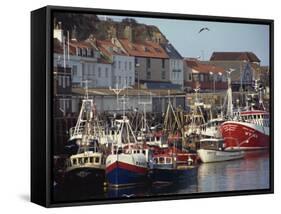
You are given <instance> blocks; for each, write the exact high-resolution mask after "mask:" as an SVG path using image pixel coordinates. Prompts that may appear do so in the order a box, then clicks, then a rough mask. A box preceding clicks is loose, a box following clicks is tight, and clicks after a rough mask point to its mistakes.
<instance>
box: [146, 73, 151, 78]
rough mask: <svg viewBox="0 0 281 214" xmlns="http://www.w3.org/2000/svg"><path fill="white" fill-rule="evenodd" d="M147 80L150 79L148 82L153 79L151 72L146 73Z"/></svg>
mask: <svg viewBox="0 0 281 214" xmlns="http://www.w3.org/2000/svg"><path fill="white" fill-rule="evenodd" d="M146 79H148V80H150V79H151V72H150V71H147V72H146Z"/></svg>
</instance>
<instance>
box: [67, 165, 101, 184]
mask: <svg viewBox="0 0 281 214" xmlns="http://www.w3.org/2000/svg"><path fill="white" fill-rule="evenodd" d="M104 181H105V169H104V168H93V167H77V168H73V169H71V170H67V171H66V173H65V182H64V184H65V185H66V186H70V187H71V188H75V187H77V188H80V187H81V186H95V187H103V185H104Z"/></svg>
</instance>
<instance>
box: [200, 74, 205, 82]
mask: <svg viewBox="0 0 281 214" xmlns="http://www.w3.org/2000/svg"><path fill="white" fill-rule="evenodd" d="M200 82H204V75H203V74H201V75H200Z"/></svg>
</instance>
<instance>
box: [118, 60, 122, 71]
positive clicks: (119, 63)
mask: <svg viewBox="0 0 281 214" xmlns="http://www.w3.org/2000/svg"><path fill="white" fill-rule="evenodd" d="M118 69H121V62H120V61H118Z"/></svg>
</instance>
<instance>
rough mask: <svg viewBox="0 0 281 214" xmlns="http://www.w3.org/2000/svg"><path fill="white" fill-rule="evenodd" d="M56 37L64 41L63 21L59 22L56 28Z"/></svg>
mask: <svg viewBox="0 0 281 214" xmlns="http://www.w3.org/2000/svg"><path fill="white" fill-rule="evenodd" d="M54 38H56V39H58V40H59V41H60V42H63V30H62V23H61V22H58V24H57V25H56V27H55V28H54Z"/></svg>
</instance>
